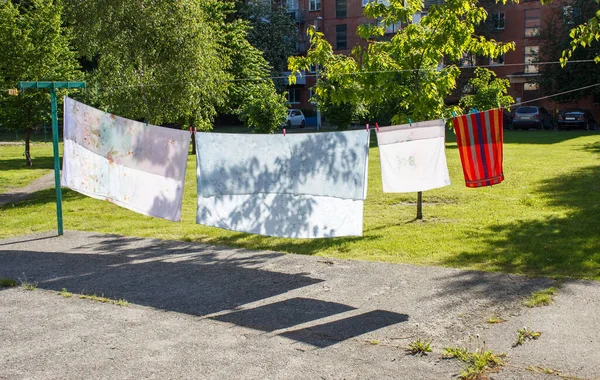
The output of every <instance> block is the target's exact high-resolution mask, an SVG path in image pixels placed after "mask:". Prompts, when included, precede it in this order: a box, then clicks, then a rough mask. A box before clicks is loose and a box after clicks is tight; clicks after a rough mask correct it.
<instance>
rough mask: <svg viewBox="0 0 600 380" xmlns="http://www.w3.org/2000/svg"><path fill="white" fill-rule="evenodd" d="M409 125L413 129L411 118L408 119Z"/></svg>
mask: <svg viewBox="0 0 600 380" xmlns="http://www.w3.org/2000/svg"><path fill="white" fill-rule="evenodd" d="M408 125H409V126H411V127H412V120H410V117H409V118H408Z"/></svg>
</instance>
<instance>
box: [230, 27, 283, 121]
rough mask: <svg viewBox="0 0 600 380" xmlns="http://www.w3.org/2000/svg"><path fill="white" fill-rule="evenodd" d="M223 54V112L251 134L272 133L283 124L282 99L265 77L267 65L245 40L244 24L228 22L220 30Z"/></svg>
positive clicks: (257, 51) (267, 71) (266, 75)
mask: <svg viewBox="0 0 600 380" xmlns="http://www.w3.org/2000/svg"><path fill="white" fill-rule="evenodd" d="M224 29H225V33H224V35H225V38H224V43H223V52H224V53H225V55H226V56H227V57H229V59H228V62H229V66H228V68H227V70H228V72H229V73H230V74H231V75H232V77H234V78H235V81H234V82H231V83H230V88H229V98H228V101H227V106H226V112H228V113H233V114H235V115H237V116H238V117H239V118H240V120H242V121H243V122H244V124H245V125H246V126H247V127H248V128H252V129H253V131H254V132H260V133H272V132H273V131H274V130H275V129H276V128H277V127H279V126H280V125H281V124H283V122H284V121H285V115H286V109H287V107H286V105H285V102H286V99H285V97H284V96H283V95H281V94H279V93H278V92H277V90H276V89H275V86H274V84H273V81H272V80H271V79H268V77H269V73H270V70H269V64H268V63H267V61H266V60H265V59H264V58H263V56H262V53H261V52H260V51H259V50H258V49H256V48H255V47H254V46H252V45H251V44H250V42H249V41H248V40H247V39H246V33H247V30H248V23H247V22H245V21H242V20H234V21H231V22H229V23H227V24H225V26H224Z"/></svg>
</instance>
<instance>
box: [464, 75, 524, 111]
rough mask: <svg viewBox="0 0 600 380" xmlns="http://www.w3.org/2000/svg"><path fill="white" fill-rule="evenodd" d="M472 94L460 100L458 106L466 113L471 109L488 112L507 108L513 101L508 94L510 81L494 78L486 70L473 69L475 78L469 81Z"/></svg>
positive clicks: (494, 76)
mask: <svg viewBox="0 0 600 380" xmlns="http://www.w3.org/2000/svg"><path fill="white" fill-rule="evenodd" d="M469 87H470V88H471V90H472V92H473V94H472V95H467V96H464V97H462V98H461V99H460V106H461V107H462V109H463V111H464V112H465V113H466V112H468V111H469V110H471V109H478V110H489V109H494V108H499V107H509V106H510V105H511V104H512V103H513V102H514V99H513V98H512V96H510V95H507V94H508V88H509V87H510V81H509V80H508V79H500V78H496V74H495V73H494V72H493V71H491V70H488V69H486V68H482V67H478V68H477V69H475V76H474V77H473V78H471V79H470V80H469Z"/></svg>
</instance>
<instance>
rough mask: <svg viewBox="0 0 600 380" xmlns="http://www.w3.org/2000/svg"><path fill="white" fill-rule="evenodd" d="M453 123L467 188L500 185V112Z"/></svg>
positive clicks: (458, 118)
mask: <svg viewBox="0 0 600 380" xmlns="http://www.w3.org/2000/svg"><path fill="white" fill-rule="evenodd" d="M452 121H453V122H454V130H455V131H456V141H457V143H458V151H459V152H460V161H461V163H462V167H463V172H464V174H465V182H466V185H467V187H481V186H491V185H495V184H498V183H500V182H502V181H503V180H504V173H503V171H502V157H503V150H502V141H503V130H502V128H503V125H502V124H503V119H502V109H495V110H490V111H485V112H479V113H473V114H469V115H464V116H459V117H455V118H453V119H452Z"/></svg>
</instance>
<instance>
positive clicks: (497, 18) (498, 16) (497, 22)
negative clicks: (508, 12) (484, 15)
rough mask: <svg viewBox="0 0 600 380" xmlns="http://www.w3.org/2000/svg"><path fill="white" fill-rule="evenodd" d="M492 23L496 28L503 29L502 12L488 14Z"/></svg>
mask: <svg viewBox="0 0 600 380" xmlns="http://www.w3.org/2000/svg"><path fill="white" fill-rule="evenodd" d="M490 18H491V20H492V25H493V27H494V29H496V30H503V29H504V12H498V13H494V14H492V15H491V16H490Z"/></svg>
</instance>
